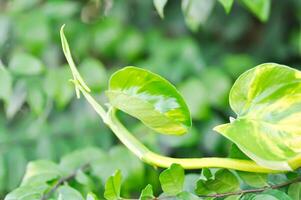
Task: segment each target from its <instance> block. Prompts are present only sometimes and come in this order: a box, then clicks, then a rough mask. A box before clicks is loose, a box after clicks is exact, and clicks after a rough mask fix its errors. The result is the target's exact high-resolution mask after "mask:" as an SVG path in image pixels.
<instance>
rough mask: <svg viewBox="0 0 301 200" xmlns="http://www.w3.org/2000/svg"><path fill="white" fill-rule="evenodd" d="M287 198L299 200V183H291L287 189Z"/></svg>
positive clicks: (300, 196) (300, 193)
mask: <svg viewBox="0 0 301 200" xmlns="http://www.w3.org/2000/svg"><path fill="white" fill-rule="evenodd" d="M287 193H288V196H290V197H291V198H292V200H299V199H301V183H293V184H291V185H290V186H289V188H288V191H287Z"/></svg>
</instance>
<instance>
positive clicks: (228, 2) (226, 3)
mask: <svg viewBox="0 0 301 200" xmlns="http://www.w3.org/2000/svg"><path fill="white" fill-rule="evenodd" d="M218 1H219V2H220V3H221V4H222V5H223V7H224V9H225V11H226V13H227V14H228V13H229V12H230V11H231V8H232V5H233V3H234V0H218Z"/></svg>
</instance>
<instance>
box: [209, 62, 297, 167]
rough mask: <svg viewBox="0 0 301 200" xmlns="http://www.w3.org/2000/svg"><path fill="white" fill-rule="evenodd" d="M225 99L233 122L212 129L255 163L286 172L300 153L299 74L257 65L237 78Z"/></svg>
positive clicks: (278, 67) (290, 69)
mask: <svg viewBox="0 0 301 200" xmlns="http://www.w3.org/2000/svg"><path fill="white" fill-rule="evenodd" d="M229 99H230V106H231V108H232V109H233V110H234V112H235V113H236V114H237V119H235V120H233V121H232V122H231V123H228V124H224V125H220V126H217V127H215V128H214V129H215V130H216V131H218V132H219V133H221V134H223V135H224V136H225V137H227V138H228V139H230V140H231V141H233V142H234V143H235V144H236V145H237V146H238V147H239V148H240V149H241V150H242V151H243V152H244V153H245V154H246V155H247V156H249V157H250V158H251V159H253V160H254V161H255V162H257V163H258V164H260V165H262V166H265V167H269V168H272V169H279V170H290V169H291V166H290V165H289V160H290V159H293V158H294V157H296V156H297V155H298V154H299V152H300V151H301V124H300V118H301V72H300V71H297V70H295V69H292V68H289V67H287V66H284V65H279V64H275V63H266V64H262V65H259V66H257V67H255V68H253V69H251V70H249V71H247V72H245V73H244V74H242V75H241V76H240V77H239V78H238V79H237V81H236V82H235V83H234V85H233V87H232V89H231V91H230V97H229Z"/></svg>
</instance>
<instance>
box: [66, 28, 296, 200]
mask: <svg viewBox="0 0 301 200" xmlns="http://www.w3.org/2000/svg"><path fill="white" fill-rule="evenodd" d="M63 28H64V27H62V29H61V40H62V47H63V51H64V54H65V56H66V59H67V61H68V63H69V65H70V69H71V72H72V75H73V80H72V82H73V83H74V85H75V90H76V94H77V97H78V98H79V97H80V93H82V94H83V96H84V97H85V98H86V100H87V101H88V102H89V104H90V105H91V106H92V107H93V108H94V110H95V111H96V112H97V113H98V114H99V116H100V117H101V119H102V120H103V122H104V123H105V124H107V126H108V127H109V128H110V129H111V130H112V131H113V133H114V134H115V135H116V136H117V137H118V138H119V140H120V141H121V142H122V143H123V144H124V145H125V146H126V147H127V148H128V149H129V150H130V151H131V152H132V153H133V154H135V155H136V156H137V157H138V158H139V159H141V160H142V161H144V162H145V163H148V164H150V165H153V166H157V167H163V168H168V167H170V168H169V169H168V170H170V171H165V172H164V174H166V176H169V178H172V176H173V174H172V172H171V171H172V170H174V172H173V173H175V175H177V173H182V172H179V171H182V168H184V169H207V168H223V169H232V170H238V171H245V172H257V173H279V172H287V171H293V170H296V169H297V168H298V167H300V166H301V154H300V151H301V126H300V123H299V121H300V119H301V72H300V71H297V70H295V69H293V68H290V67H288V66H285V65H280V64H276V63H265V64H261V65H259V66H256V67H254V68H252V69H250V70H248V71H246V72H245V73H243V74H242V75H241V76H240V77H239V78H238V79H237V80H236V82H235V83H234V85H233V87H232V89H231V91H230V94H229V102H230V106H231V108H232V110H233V111H234V112H235V113H236V115H237V116H236V117H235V118H234V117H230V123H227V124H222V125H218V126H216V127H214V128H213V129H214V130H215V131H217V132H219V133H220V134H222V135H223V136H225V137H226V138H228V139H229V140H231V141H232V142H233V143H234V144H235V145H236V146H237V147H238V149H237V150H238V151H240V152H242V153H241V154H243V155H245V157H244V158H243V159H242V158H240V159H239V158H215V157H209V158H171V157H167V156H163V155H160V154H157V153H155V152H152V151H151V150H149V149H148V148H147V147H146V146H145V145H143V144H142V143H141V142H140V141H138V140H137V139H136V138H135V137H134V136H133V135H132V134H131V133H130V132H129V131H128V130H127V128H126V127H125V126H124V125H123V124H122V123H121V122H120V121H119V119H118V118H117V117H116V111H117V110H120V111H123V112H125V113H127V114H129V115H131V116H133V117H135V118H137V119H139V120H140V121H141V122H142V123H143V124H144V125H146V126H147V127H149V128H150V129H153V130H154V131H156V132H158V133H161V134H168V135H179V136H180V135H183V134H185V133H186V132H187V130H188V129H189V127H190V126H191V125H192V122H191V117H190V112H189V109H188V107H187V105H186V103H185V101H184V99H183V97H182V96H181V94H180V93H179V92H178V91H177V89H176V88H175V87H174V86H173V85H172V84H171V83H170V82H168V81H167V80H166V79H164V78H163V77H161V76H159V75H157V74H155V73H152V72H150V71H147V70H144V69H141V68H137V67H132V66H130V67H125V68H123V69H121V70H118V71H117V72H115V73H114V74H113V75H112V76H111V78H110V80H109V88H108V90H107V91H106V95H107V97H108V100H109V103H108V104H107V105H108V109H107V110H105V109H104V108H103V106H101V105H100V104H99V103H97V101H96V100H95V99H94V98H93V97H92V96H91V95H90V89H89V87H88V86H87V84H86V83H85V81H84V80H83V79H82V77H81V75H80V74H79V72H78V71H77V69H76V66H75V64H74V62H73V59H72V56H71V52H70V49H69V46H68V43H67V40H66V37H65V35H64V33H63ZM234 157H235V155H234ZM173 168H177V169H173ZM203 171H204V170H203ZM204 173H206V170H205V171H204ZM119 176H120V175H119V173H118V172H117V173H116V174H115V175H114V177H112V179H113V180H112V182H114V181H118V180H119V179H120V178H119ZM162 176H165V175H162ZM204 176H205V177H206V178H205V179H206V180H207V179H210V178H208V176H206V175H204ZM215 176H218V173H216V174H215ZM225 176H226V175H225ZM230 176H231V175H230ZM114 179H117V180H114ZM162 179H163V178H162ZM167 179H168V178H167ZM297 180H298V181H299V180H300V178H298V179H297ZM178 181H179V183H181V181H180V180H178ZM112 184H113V183H112ZM175 184H176V183H175ZM209 185H210V184H209ZM165 187H168V186H165ZM179 187H180V186H179ZM216 187H218V185H216ZM171 190H175V191H177V188H176V186H175V185H173V186H172V187H171ZM163 191H164V187H163ZM204 191H206V192H208V191H209V193H210V187H209V188H206V185H205V186H204ZM107 192H108V191H107ZM206 192H205V193H206ZM171 193H172V194H177V192H171ZM239 194H243V192H242V193H239ZM213 197H214V196H213ZM215 197H218V196H215ZM298 198H299V197H298Z"/></svg>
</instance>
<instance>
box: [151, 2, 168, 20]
mask: <svg viewBox="0 0 301 200" xmlns="http://www.w3.org/2000/svg"><path fill="white" fill-rule="evenodd" d="M166 3H167V0H154V5H155V8H156V10H157V12H158V14H159V15H160V17H161V18H164V7H165V5H166Z"/></svg>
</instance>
